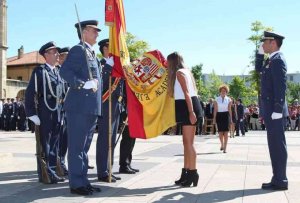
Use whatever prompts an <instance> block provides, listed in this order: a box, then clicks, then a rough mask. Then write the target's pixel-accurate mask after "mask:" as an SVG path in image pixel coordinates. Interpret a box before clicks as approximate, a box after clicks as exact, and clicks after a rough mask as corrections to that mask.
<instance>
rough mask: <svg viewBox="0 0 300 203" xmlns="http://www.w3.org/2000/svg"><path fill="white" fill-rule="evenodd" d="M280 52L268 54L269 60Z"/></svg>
mask: <svg viewBox="0 0 300 203" xmlns="http://www.w3.org/2000/svg"><path fill="white" fill-rule="evenodd" d="M279 52H280V51H279V50H278V51H274V52H273V53H271V54H270V56H269V59H270V58H272V57H273V56H274V55H275V54H277V53H279Z"/></svg>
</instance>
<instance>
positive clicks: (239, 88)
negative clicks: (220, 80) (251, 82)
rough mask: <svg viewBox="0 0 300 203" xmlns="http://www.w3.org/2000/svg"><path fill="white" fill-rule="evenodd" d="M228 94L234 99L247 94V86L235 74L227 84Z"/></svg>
mask: <svg viewBox="0 0 300 203" xmlns="http://www.w3.org/2000/svg"><path fill="white" fill-rule="evenodd" d="M229 89H230V92H229V93H230V96H232V97H233V98H234V99H237V98H242V97H245V96H246V95H247V87H246V85H245V81H244V80H243V79H242V78H240V77H237V76H235V77H234V78H233V79H232V81H231V82H230V84H229Z"/></svg>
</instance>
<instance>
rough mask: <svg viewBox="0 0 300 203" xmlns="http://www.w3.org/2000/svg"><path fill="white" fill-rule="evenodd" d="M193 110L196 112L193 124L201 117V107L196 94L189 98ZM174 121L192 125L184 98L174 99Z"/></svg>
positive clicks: (197, 122)
mask: <svg viewBox="0 0 300 203" xmlns="http://www.w3.org/2000/svg"><path fill="white" fill-rule="evenodd" d="M191 99H192V103H193V110H194V112H195V114H196V118H197V121H196V123H195V124H194V125H198V124H199V122H200V121H201V119H202V107H201V104H200V101H199V99H198V97H197V96H194V97H192V98H191ZM175 114H176V123H178V124H181V125H192V124H191V122H190V117H189V110H188V107H187V104H186V101H185V99H178V100H175Z"/></svg>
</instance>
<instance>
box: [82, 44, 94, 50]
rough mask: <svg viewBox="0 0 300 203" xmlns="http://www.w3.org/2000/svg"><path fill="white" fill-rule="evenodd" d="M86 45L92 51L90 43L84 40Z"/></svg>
mask: <svg viewBox="0 0 300 203" xmlns="http://www.w3.org/2000/svg"><path fill="white" fill-rule="evenodd" d="M84 43H85V44H86V45H87V46H88V48H89V49H90V50H92V51H94V49H93V47H92V45H90V44H89V43H87V42H84Z"/></svg>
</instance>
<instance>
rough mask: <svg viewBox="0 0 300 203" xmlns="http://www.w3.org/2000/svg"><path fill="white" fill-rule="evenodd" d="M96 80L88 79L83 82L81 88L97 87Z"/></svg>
mask: <svg viewBox="0 0 300 203" xmlns="http://www.w3.org/2000/svg"><path fill="white" fill-rule="evenodd" d="M97 83H98V82H97V80H89V81H86V82H85V83H84V86H83V89H97V88H98V87H97V86H98V84H97Z"/></svg>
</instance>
